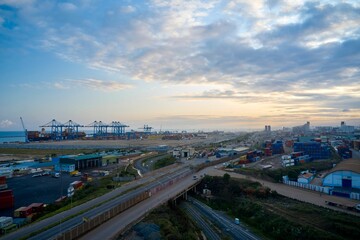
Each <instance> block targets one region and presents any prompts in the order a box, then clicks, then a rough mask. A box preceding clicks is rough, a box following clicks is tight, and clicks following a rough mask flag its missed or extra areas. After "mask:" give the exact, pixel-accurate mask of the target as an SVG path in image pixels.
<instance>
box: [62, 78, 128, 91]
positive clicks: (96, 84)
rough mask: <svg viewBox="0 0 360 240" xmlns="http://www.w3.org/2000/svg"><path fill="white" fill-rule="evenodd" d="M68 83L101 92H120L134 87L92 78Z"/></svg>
mask: <svg viewBox="0 0 360 240" xmlns="http://www.w3.org/2000/svg"><path fill="white" fill-rule="evenodd" d="M68 82H69V83H70V84H71V85H73V84H74V85H76V86H79V87H86V88H90V89H92V90H101V91H105V92H108V91H110V92H112V91H120V90H124V89H127V88H131V87H132V85H129V84H125V83H120V82H116V81H104V80H99V79H92V78H88V79H79V80H68Z"/></svg>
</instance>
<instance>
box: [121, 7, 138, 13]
mask: <svg viewBox="0 0 360 240" xmlns="http://www.w3.org/2000/svg"><path fill="white" fill-rule="evenodd" d="M120 11H121V12H123V13H133V12H135V11H136V8H135V7H133V6H123V7H121V10H120Z"/></svg>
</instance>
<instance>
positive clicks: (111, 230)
mask: <svg viewBox="0 0 360 240" xmlns="http://www.w3.org/2000/svg"><path fill="white" fill-rule="evenodd" d="M198 181H200V179H198V180H193V178H192V175H189V176H188V177H185V178H182V179H181V180H180V181H178V182H177V183H176V184H173V185H172V186H170V187H167V188H165V189H163V190H161V191H159V192H158V193H156V194H154V195H152V196H151V197H150V198H148V199H146V200H144V201H142V202H140V203H138V204H137V205H136V207H132V208H130V209H127V210H126V211H124V212H122V213H120V214H119V215H117V216H116V217H114V218H112V219H110V220H109V221H107V222H105V223H103V224H102V225H100V226H99V227H97V228H95V229H94V230H93V231H90V232H88V233H87V234H86V235H84V236H83V237H81V238H80V239H83V240H98V239H103V238H104V236H106V239H117V237H118V235H119V234H120V233H122V232H124V231H125V230H126V229H127V227H129V226H132V225H133V224H135V223H136V222H139V221H140V220H141V219H142V218H143V217H144V216H145V215H146V214H147V213H148V212H149V211H151V210H152V209H153V208H156V207H158V206H160V205H162V204H164V203H166V202H167V201H168V200H169V199H171V198H173V197H175V196H177V195H178V194H179V193H181V192H182V191H183V190H184V189H186V188H189V187H190V186H192V185H193V184H195V183H197V182H198Z"/></svg>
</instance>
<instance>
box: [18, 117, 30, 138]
mask: <svg viewBox="0 0 360 240" xmlns="http://www.w3.org/2000/svg"><path fill="white" fill-rule="evenodd" d="M20 120H21V125H22V127H23V129H24V133H25V142H26V143H28V142H29V138H28V132H27V129H26V128H25V124H24V121H23V119H22V117H20Z"/></svg>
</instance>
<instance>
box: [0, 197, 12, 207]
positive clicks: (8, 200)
mask: <svg viewBox="0 0 360 240" xmlns="http://www.w3.org/2000/svg"><path fill="white" fill-rule="evenodd" d="M12 207H14V197H13V196H11V197H1V198H0V209H7V208H12Z"/></svg>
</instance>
